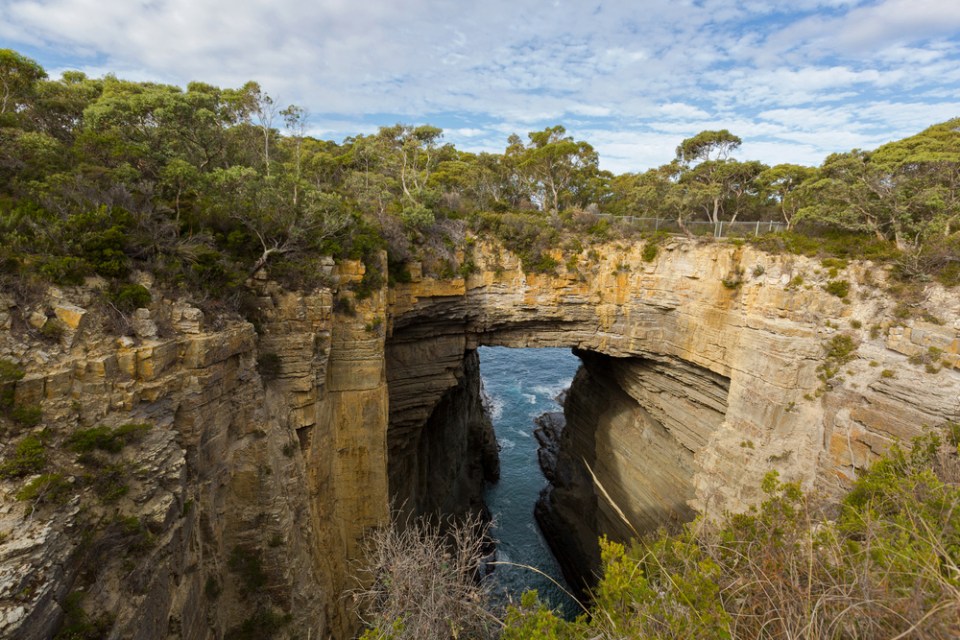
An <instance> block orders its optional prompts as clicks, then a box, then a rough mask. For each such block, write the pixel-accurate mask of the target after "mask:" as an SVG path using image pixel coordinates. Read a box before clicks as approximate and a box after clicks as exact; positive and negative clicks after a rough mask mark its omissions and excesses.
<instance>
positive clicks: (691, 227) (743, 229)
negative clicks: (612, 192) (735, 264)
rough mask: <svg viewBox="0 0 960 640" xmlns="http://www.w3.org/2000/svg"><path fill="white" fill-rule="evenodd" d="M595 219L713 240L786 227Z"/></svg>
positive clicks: (776, 224)
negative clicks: (710, 237)
mask: <svg viewBox="0 0 960 640" xmlns="http://www.w3.org/2000/svg"><path fill="white" fill-rule="evenodd" d="M590 215H594V216H596V217H597V218H604V219H607V220H610V221H612V222H615V223H616V224H617V225H618V226H619V225H626V226H627V227H629V228H630V229H633V230H637V231H653V232H657V231H665V232H667V233H686V232H689V233H692V234H693V235H695V236H713V237H714V238H730V237H739V236H751V235H755V236H758V235H760V234H763V233H773V232H776V231H785V230H786V229H787V225H786V224H785V223H783V222H772V221H766V222H764V221H759V220H757V221H754V222H748V221H737V222H726V221H724V220H721V221H720V222H710V221H707V220H687V221H685V222H684V223H683V227H685V228H686V231H684V228H682V227H681V226H680V224H679V223H678V222H677V220H676V219H675V218H643V217H637V216H617V215H613V214H612V213H593V214H590Z"/></svg>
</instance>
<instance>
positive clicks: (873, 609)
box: [363, 424, 960, 640]
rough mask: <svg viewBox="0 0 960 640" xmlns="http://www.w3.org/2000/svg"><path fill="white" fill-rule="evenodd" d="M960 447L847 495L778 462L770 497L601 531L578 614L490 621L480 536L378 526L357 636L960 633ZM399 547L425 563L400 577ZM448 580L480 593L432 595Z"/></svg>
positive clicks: (532, 639) (911, 453)
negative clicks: (673, 524) (478, 581)
mask: <svg viewBox="0 0 960 640" xmlns="http://www.w3.org/2000/svg"><path fill="white" fill-rule="evenodd" d="M958 444H960V425H957V424H948V425H946V426H945V428H943V429H937V430H932V431H930V432H929V433H928V434H927V435H925V436H922V437H920V438H917V439H916V440H914V441H913V442H912V443H911V445H912V446H911V448H910V449H909V450H908V449H906V448H901V447H899V446H895V447H893V448H892V449H891V450H890V451H889V452H888V453H887V454H886V455H885V456H883V457H881V458H880V459H879V460H878V461H877V462H876V463H874V464H873V465H872V466H871V468H870V469H869V470H868V471H867V472H865V473H864V474H863V475H862V476H861V477H860V478H859V479H858V480H857V482H856V483H855V484H854V485H853V487H852V489H851V490H850V491H849V493H847V494H846V496H845V497H843V499H842V500H841V501H839V503H838V502H836V501H832V500H823V499H819V498H817V496H815V495H812V494H810V493H805V492H804V491H802V490H801V488H800V486H799V484H798V483H794V482H783V481H781V480H780V478H779V477H778V476H777V474H776V473H773V472H771V473H770V474H768V475H767V477H766V478H765V479H764V481H763V486H762V490H763V493H764V496H765V499H764V500H763V502H762V503H761V504H760V505H759V506H757V507H756V508H754V509H751V510H750V511H749V512H747V513H744V514H737V515H733V514H731V515H726V516H725V517H723V518H720V519H717V520H708V519H705V518H698V519H697V520H695V521H693V522H691V523H688V524H686V525H683V527H682V528H680V529H679V530H676V531H673V532H668V531H660V532H658V533H656V534H652V535H649V536H645V537H640V538H638V539H635V540H633V541H631V542H629V543H628V544H621V543H618V542H614V541H610V540H602V541H601V549H602V562H603V568H602V575H601V576H600V578H599V581H598V583H597V585H596V587H595V588H594V589H593V591H592V597H593V601H592V603H590V605H589V607H587V608H585V609H584V613H583V615H581V616H579V617H577V618H576V619H575V620H565V619H563V618H562V617H560V616H559V615H558V614H557V613H556V612H555V611H552V610H551V609H550V608H549V607H547V606H546V605H545V604H544V603H543V602H541V601H540V600H539V599H538V597H537V593H536V592H527V593H525V594H524V595H523V596H522V598H521V599H520V601H519V602H518V603H515V604H514V605H511V606H509V607H508V608H507V610H506V611H505V612H504V613H503V614H502V619H501V621H500V624H499V625H498V626H495V627H491V625H490V618H491V614H490V613H489V612H487V611H486V610H484V609H483V608H482V607H481V606H480V603H481V600H482V597H483V596H482V592H480V591H479V590H478V588H477V587H476V585H475V583H474V582H472V576H474V575H475V574H474V571H475V570H476V564H475V563H470V562H469V561H468V560H465V559H464V558H463V557H462V555H463V554H464V552H465V551H469V550H476V549H477V547H478V543H477V538H475V537H470V536H464V535H463V534H464V531H463V530H458V537H457V538H456V540H455V544H454V550H453V551H448V550H447V548H446V547H445V546H444V545H443V544H441V543H440V541H439V540H438V536H437V533H436V530H435V528H430V527H427V528H425V529H422V530H421V531H420V533H421V535H419V536H418V535H417V534H416V532H414V531H412V530H411V529H410V528H408V529H407V530H405V531H404V532H402V533H397V532H395V531H390V532H383V533H379V534H377V536H376V537H375V542H376V544H375V545H374V546H375V548H376V549H377V551H378V554H377V556H376V558H377V560H378V561H379V564H377V565H375V570H374V571H373V574H374V575H376V576H377V581H375V582H374V585H375V586H374V587H372V588H369V589H366V590H365V591H364V593H367V594H377V595H378V598H375V599H373V600H372V603H373V608H372V612H371V613H370V614H369V617H368V620H369V621H370V623H371V626H370V627H368V629H367V631H366V633H365V635H364V636H363V637H364V638H407V637H425V636H423V635H419V633H418V632H419V631H420V630H422V629H424V628H431V629H433V631H434V633H433V635H431V636H430V637H451V638H457V637H499V638H501V639H502V640H574V639H583V640H586V639H588V638H589V639H594V638H704V639H731V640H732V639H736V638H751V639H753V638H771V639H791V638H944V639H947V638H955V637H957V635H958V633H960V616H958V615H957V614H958V611H960V538H958V531H960V457H958V454H960V449H958ZM424 553H426V555H427V556H428V560H423V559H422V556H423V555H424ZM467 557H468V558H469V557H470V554H469V553H468V554H467ZM473 557H476V556H473ZM404 558H409V559H419V560H418V561H414V562H410V561H407V562H406V563H404V564H403V572H402V576H401V575H397V572H396V570H395V568H396V565H397V563H398V560H399V559H404ZM451 558H452V559H451ZM438 563H439V566H440V568H438V567H437V566H435V565H437V564H438ZM441 569H442V570H441ZM454 569H459V571H455V570H454ZM453 593H455V594H463V593H466V594H467V595H469V596H470V597H469V598H465V599H464V600H462V601H459V602H458V603H456V605H457V606H452V605H451V604H449V603H447V605H446V606H443V607H441V605H440V604H438V603H441V602H446V601H445V600H444V599H443V598H444V597H445V596H447V594H453ZM430 604H433V605H435V606H432V607H431V606H430Z"/></svg>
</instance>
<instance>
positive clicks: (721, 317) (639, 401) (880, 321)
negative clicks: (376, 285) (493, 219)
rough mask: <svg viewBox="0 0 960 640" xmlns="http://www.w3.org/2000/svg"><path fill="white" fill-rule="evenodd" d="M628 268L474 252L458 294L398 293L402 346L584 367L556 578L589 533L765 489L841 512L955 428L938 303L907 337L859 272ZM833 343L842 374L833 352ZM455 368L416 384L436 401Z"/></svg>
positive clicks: (718, 248) (588, 551) (617, 252)
mask: <svg viewBox="0 0 960 640" xmlns="http://www.w3.org/2000/svg"><path fill="white" fill-rule="evenodd" d="M641 250H642V247H641V246H615V245H614V246H607V247H605V248H604V249H603V250H602V251H599V252H598V253H597V254H596V255H594V256H593V257H592V258H591V257H590V256H588V255H582V256H581V259H580V262H579V264H577V265H576V267H575V268H573V269H571V270H570V271H569V272H566V273H561V275H557V276H542V275H537V274H528V273H524V271H523V270H522V267H521V265H519V264H518V262H517V261H516V259H515V258H513V257H512V256H510V255H508V254H505V253H502V252H499V251H498V250H497V249H496V248H493V247H489V246H483V245H481V246H480V247H479V248H478V249H477V250H476V251H475V254H474V256H473V259H474V262H475V263H476V264H477V265H478V267H479V271H478V272H477V273H475V274H473V275H471V276H469V277H468V278H467V279H466V280H464V281H454V282H433V281H430V280H421V281H418V282H414V283H411V284H408V285H401V286H399V287H397V289H396V290H394V291H392V292H391V295H392V296H393V299H392V301H391V305H392V309H393V318H394V327H396V329H397V330H398V331H404V330H406V328H407V327H413V326H415V327H416V331H417V332H419V333H420V334H422V335H430V336H432V337H433V339H434V340H457V341H459V340H464V345H465V347H466V348H468V349H469V348H472V346H473V345H476V344H489V345H504V346H514V347H539V346H544V347H546V346H561V347H574V348H576V349H578V350H579V351H580V353H581V357H582V358H583V359H584V365H585V366H584V369H583V370H581V372H580V374H578V377H577V380H576V381H575V383H574V387H573V389H572V391H571V393H570V395H569V397H568V400H567V406H566V414H567V421H568V427H567V429H566V430H565V431H564V433H563V435H562V436H561V446H560V455H559V459H558V461H557V465H556V468H555V476H556V477H555V480H554V483H553V488H552V489H551V491H550V492H549V493H548V495H547V496H545V498H544V500H543V501H542V502H541V504H540V505H538V516H539V517H540V521H541V523H543V524H544V525H545V528H546V529H547V530H548V531H553V532H556V533H557V535H558V536H560V540H561V542H560V543H559V544H555V545H554V546H555V549H559V550H560V551H561V554H560V555H561V556H563V555H566V556H568V557H567V558H566V560H567V562H566V565H567V569H568V570H571V569H572V570H574V571H575V572H578V573H579V574H580V575H584V574H585V573H584V571H585V570H586V569H588V568H591V567H594V566H595V565H596V561H597V555H596V554H597V551H596V544H595V540H596V538H597V536H598V535H599V534H600V533H608V534H610V535H613V536H614V537H620V538H623V537H627V536H628V535H630V534H631V533H632V532H633V531H637V532H644V531H648V530H650V529H652V528H655V527H656V526H657V525H659V524H666V523H670V522H675V521H682V520H686V519H689V518H690V517H692V515H693V513H694V512H696V511H699V512H710V513H720V512H722V511H723V510H726V509H731V510H740V509H743V508H745V507H746V506H748V505H749V504H751V503H753V502H755V501H756V500H757V499H759V495H758V494H759V485H760V480H761V479H762V477H763V475H764V474H766V473H767V472H768V471H771V470H776V471H778V472H779V473H780V474H781V477H783V478H785V479H790V480H793V479H797V480H801V481H802V482H803V484H804V486H805V487H807V488H808V489H814V488H815V489H818V490H822V491H826V492H837V491H839V490H841V489H842V488H843V487H845V486H846V485H847V484H849V482H850V481H851V480H852V479H853V478H854V477H855V474H856V471H857V469H862V468H864V467H865V466H866V465H868V464H869V462H870V461H872V460H873V459H874V458H875V457H876V456H877V455H878V454H879V453H881V452H882V451H884V450H885V449H886V448H887V447H888V446H889V445H890V444H892V443H893V442H895V441H897V440H909V438H910V437H912V436H913V435H916V434H919V433H920V432H921V430H922V429H923V427H924V426H925V425H929V426H936V425H939V424H942V423H944V422H945V421H947V420H956V419H958V417H960V401H958V397H960V374H958V368H960V359H958V356H957V347H958V336H960V300H958V299H957V298H956V297H955V296H951V295H950V294H949V292H944V291H942V290H937V289H930V290H928V291H927V294H926V299H925V300H924V301H922V302H921V303H919V304H917V305H916V307H915V308H913V309H912V310H910V311H909V313H908V314H907V315H908V316H910V317H907V318H904V317H902V316H904V313H903V307H902V305H901V306H900V307H899V308H898V306H897V305H898V300H896V299H894V298H892V297H890V296H889V295H888V294H887V293H885V291H884V289H882V288H880V287H879V286H877V285H876V284H875V283H876V282H877V281H879V280H882V278H883V274H882V271H881V270H880V269H879V268H876V267H873V266H872V265H870V264H858V265H852V266H849V267H845V268H842V269H838V271H837V272H836V273H831V272H830V270H829V269H827V268H825V267H823V266H822V265H821V264H820V263H819V262H818V261H816V260H811V259H807V258H802V257H797V256H789V255H779V256H776V255H769V254H766V253H763V252H760V251H756V250H753V249H751V248H749V247H737V246H731V245H720V244H695V243H689V242H680V241H675V242H672V243H670V244H668V245H667V246H665V247H661V249H660V251H659V255H658V256H657V257H656V259H655V260H653V261H651V262H645V261H644V260H643V259H642V255H641ZM558 257H559V256H558ZM561 271H564V269H563V268H562V267H561ZM830 280H847V281H848V283H849V285H850V294H849V295H848V296H847V298H845V299H841V298H839V297H837V296H834V295H831V294H829V293H827V292H826V291H825V290H824V288H823V287H824V286H825V285H826V284H827V283H828V281H830ZM895 311H896V314H895ZM897 316H900V317H897ZM922 318H925V319H922ZM462 336H465V338H463V337H462ZM838 336H840V337H839V338H838ZM846 337H849V339H850V342H849V344H850V345H852V346H853V347H854V349H853V353H852V354H851V355H850V357H849V359H848V358H846V357H844V354H842V353H840V352H841V351H842V349H838V348H837V347H838V346H840V347H842V346H843V345H845V344H846V342H845V340H846ZM388 342H389V341H388ZM459 344H460V343H459V342H457V345H459ZM455 351H456V349H451V350H450V352H449V356H450V358H453V357H454V353H455ZM911 357H912V358H913V363H911V361H910V358H911ZM847 360H849V361H847ZM449 362H450V361H449V360H448V361H446V362H445V363H444V364H442V365H439V363H434V364H430V363H426V362H425V363H423V366H422V367H421V369H420V370H419V372H418V375H419V377H420V379H422V380H430V381H431V383H432V384H434V385H442V380H443V379H444V377H443V376H444V373H443V372H444V371H446V370H449V368H450V364H449ZM392 393H393V392H392ZM391 399H393V396H392V397H391ZM599 486H602V490H599V489H598V487H599ZM611 503H615V504H616V507H617V508H614V507H613V505H612V504H611ZM617 509H619V511H621V512H622V513H623V515H624V517H625V519H626V521H625V520H624V517H621V515H620V514H619V513H618V512H617ZM561 559H563V558H561ZM587 575H588V572H587Z"/></svg>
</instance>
